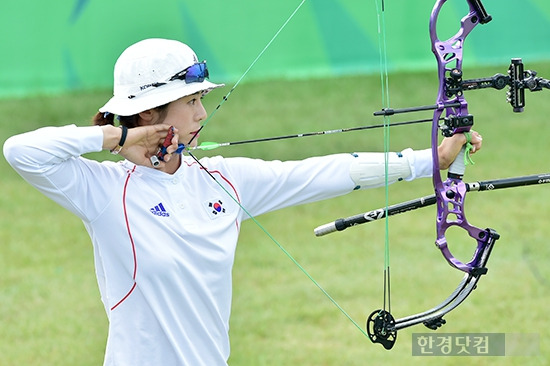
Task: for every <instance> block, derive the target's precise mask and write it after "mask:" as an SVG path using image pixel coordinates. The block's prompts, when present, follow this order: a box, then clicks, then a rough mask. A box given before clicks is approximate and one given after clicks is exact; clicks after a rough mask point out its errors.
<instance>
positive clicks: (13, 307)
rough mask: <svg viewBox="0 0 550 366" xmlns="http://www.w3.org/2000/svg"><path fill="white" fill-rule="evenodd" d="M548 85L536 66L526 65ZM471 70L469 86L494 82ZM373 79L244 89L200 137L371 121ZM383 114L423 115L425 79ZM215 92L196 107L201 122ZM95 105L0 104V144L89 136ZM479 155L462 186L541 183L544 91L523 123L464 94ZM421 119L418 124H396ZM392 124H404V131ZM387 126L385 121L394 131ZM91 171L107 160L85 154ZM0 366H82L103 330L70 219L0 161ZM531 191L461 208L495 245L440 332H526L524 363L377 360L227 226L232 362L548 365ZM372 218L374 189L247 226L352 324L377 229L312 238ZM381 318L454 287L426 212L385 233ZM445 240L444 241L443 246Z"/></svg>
mask: <svg viewBox="0 0 550 366" xmlns="http://www.w3.org/2000/svg"><path fill="white" fill-rule="evenodd" d="M530 66H532V67H533V68H534V69H536V70H538V71H539V75H542V76H544V75H546V76H548V75H550V68H549V67H547V66H545V65H530ZM501 71H502V70H500V68H499V69H484V70H476V75H467V76H468V77H479V76H487V75H493V74H494V73H496V72H501ZM378 79H379V78H378V77H377V76H373V77H350V78H342V79H338V80H335V79H327V80H303V81H287V80H280V81H271V82H267V83H245V84H243V85H241V86H240V87H239V88H237V89H236V90H235V92H234V93H233V94H232V95H231V97H230V98H229V100H228V102H227V103H225V104H224V106H223V108H221V109H220V111H219V112H218V113H217V114H216V116H215V117H214V118H212V120H211V121H210V122H209V124H208V127H206V128H205V132H204V133H202V134H201V139H202V140H203V141H207V140H208V141H216V142H223V141H231V140H237V139H238V140H240V139H247V138H257V137H265V136H271V135H280V134H292V133H299V132H311V131H317V130H328V129H335V128H341V127H353V126H360V125H364V124H374V123H379V122H380V121H379V120H376V119H374V118H373V117H371V116H372V112H373V111H375V110H377V109H379V108H380V106H379V100H380V92H379V89H380V87H379V80H378ZM390 82H391V85H390V95H391V98H392V99H391V104H392V106H394V107H401V106H414V105H424V104H432V103H433V101H434V99H435V92H436V87H435V85H436V81H435V80H434V78H433V75H432V74H431V73H430V74H396V75H392V76H391V78H390ZM227 90H228V89H227V88H226V90H224V91H214V92H212V94H211V95H209V96H208V97H207V98H206V99H205V103H206V104H207V108H208V109H209V110H212V109H213V108H214V107H215V106H216V105H217V103H218V102H219V101H220V100H221V98H222V95H223V93H224V92H227ZM109 94H110V93H109V92H107V91H98V92H86V93H72V94H68V95H62V96H49V97H33V98H26V99H13V100H0V113H1V115H2V119H1V120H0V141H1V142H2V143H3V141H4V140H5V139H6V138H7V137H9V136H11V135H13V134H16V133H21V132H24V131H28V130H31V129H35V128H38V127H41V126H46V125H64V124H68V123H76V124H78V125H87V124H89V120H90V117H91V116H92V115H93V114H94V112H95V111H96V110H97V108H98V107H99V106H101V105H102V103H103V102H104V101H105V100H106V99H107V98H108V97H109ZM467 98H468V101H469V104H470V112H471V113H473V114H474V115H475V116H476V126H475V128H476V129H477V130H478V131H480V132H481V133H482V134H483V136H484V148H483V151H482V152H480V153H479V154H476V155H474V160H475V161H476V165H475V166H473V167H470V168H469V169H468V171H467V176H466V180H468V181H471V180H480V179H490V178H497V177H509V176H516V175H523V174H535V173H542V172H545V171H549V170H550V169H548V164H547V163H546V159H545V158H544V154H545V152H546V150H545V148H546V147H547V146H548V142H547V141H548V136H547V131H548V127H547V126H548V115H550V104H548V103H547V100H548V95H547V94H546V92H544V91H543V92H540V93H534V94H531V93H529V94H528V95H527V106H526V111H525V113H523V114H513V113H512V112H511V108H510V107H509V106H508V105H506V103H505V102H504V98H505V95H504V92H503V91H501V92H498V91H492V90H487V91H476V92H470V93H469V94H468V95H467ZM425 116H426V117H429V113H428V114H424V115H422V114H420V115H418V116H417V115H414V116H410V117H413V118H421V117H425ZM407 117H409V116H406V117H404V118H407ZM402 119H403V118H401V119H400V118H394V121H399V120H402ZM429 130H430V126H429V125H427V124H426V125H416V126H408V127H401V128H394V129H392V130H391V147H392V149H394V150H398V149H402V148H405V147H413V148H424V147H428V146H429ZM382 150H383V143H382V131H365V132H351V133H345V134H339V135H331V136H320V137H308V138H302V139H295V140H288V141H280V142H267V143H262V144H251V145H243V146H235V147H227V148H225V149H224V150H221V149H220V150H215V151H212V152H209V153H201V154H203V155H206V154H210V155H212V154H223V155H226V156H251V157H259V158H263V159H300V158H304V157H307V156H312V155H321V154H328V153H333V152H348V151H382ZM93 157H94V158H98V159H105V158H111V156H110V155H109V154H104V153H101V154H94V155H93ZM0 175H1V177H2V178H1V179H0V185H1V189H2V195H0V207H1V209H0V210H1V211H0V215H1V216H0V217H1V220H0V322H1V323H0V364H1V365H98V364H101V363H102V359H103V351H104V347H105V340H106V335H107V320H106V317H105V313H104V310H103V306H102V304H101V301H100V298H99V293H98V290H97V285H96V283H95V274H94V269H93V257H92V248H91V245H90V240H89V238H88V236H87V234H86V231H85V230H84V227H83V226H82V224H81V223H80V222H79V220H78V219H77V218H75V217H73V216H72V215H71V214H69V213H68V212H66V211H64V210H63V209H62V208H60V207H57V206H56V205H55V204H53V203H52V202H50V201H49V200H48V199H46V198H44V197H42V196H41V195H40V194H39V193H38V192H37V191H36V190H34V189H33V188H32V187H30V186H29V185H27V184H26V183H25V182H23V181H22V180H21V178H19V177H18V176H17V175H16V173H15V172H13V170H12V169H11V168H10V167H9V166H8V165H7V163H6V162H5V161H4V160H3V159H0ZM430 193H431V181H430V180H418V181H415V182H410V183H398V184H396V185H394V186H392V187H391V189H390V201H391V203H396V202H400V201H404V200H409V199H412V198H416V197H420V196H423V195H428V194H430ZM549 199H550V192H549V190H548V187H547V186H541V187H529V188H517V189H513V190H503V191H496V192H484V193H472V194H471V195H469V196H468V203H467V210H468V218H469V221H470V222H471V223H472V224H474V225H479V226H483V227H485V226H490V227H493V228H495V229H496V230H497V231H498V232H499V233H500V234H501V236H502V238H501V240H500V241H499V242H497V246H496V248H495V250H494V252H493V255H492V258H491V259H490V261H489V273H488V275H487V276H485V277H484V278H482V280H481V281H480V283H479V286H478V287H479V288H478V289H477V290H476V291H475V292H474V293H473V294H472V295H471V296H470V297H469V298H468V299H467V300H466V302H465V303H464V304H462V305H461V306H460V307H459V308H458V309H456V310H455V311H453V312H452V313H451V314H450V315H448V316H447V317H446V319H447V325H445V326H444V327H443V328H442V330H441V332H449V333H456V332H473V333H480V332H485V333H507V334H511V333H535V334H537V335H538V336H539V339H540V353H539V355H538V356H532V357H498V358H497V357H494V358H491V357H476V358H460V357H433V358H430V357H412V356H411V334H412V333H413V332H417V333H418V332H427V331H428V330H427V329H426V328H424V327H423V326H417V327H414V328H412V329H406V330H403V331H401V332H399V335H398V342H397V344H396V345H395V347H394V349H393V350H392V351H390V352H388V351H385V350H384V349H382V347H380V346H379V345H373V344H371V343H370V341H369V340H368V339H367V338H366V337H365V336H364V335H363V334H362V333H361V332H360V331H359V330H358V329H356V327H355V326H354V325H353V324H352V323H351V322H349V321H348V320H347V319H346V318H345V317H344V316H343V315H342V314H341V312H340V311H339V310H338V309H337V308H336V307H335V306H334V305H333V304H332V303H331V302H330V301H329V300H328V299H327V298H326V297H325V296H324V295H323V294H322V293H321V291H319V290H318V289H317V288H316V287H315V286H314V285H313V283H312V282H311V281H310V280H309V279H308V278H307V277H306V276H305V275H304V274H303V273H302V272H301V271H300V270H299V269H298V268H297V267H296V266H295V265H294V264H293V263H292V262H291V261H290V260H289V259H288V258H287V257H286V256H285V254H284V253H283V252H282V251H281V250H280V249H279V248H278V247H277V246H276V245H275V244H274V243H273V242H272V241H271V240H270V239H269V238H268V237H267V236H266V235H265V234H264V233H263V232H262V231H261V230H259V229H258V227H256V225H254V224H253V223H252V222H251V221H247V222H246V223H245V224H244V225H243V228H242V235H241V240H240V242H239V247H238V250H237V256H236V263H235V268H234V301H233V315H232V320H231V343H232V356H231V359H230V364H231V365H233V366H238V365H315V366H319V365H330V366H332V365H365V364H373V365H380V364H387V365H403V364H407V365H459V364H460V365H462V364H464V363H466V364H468V365H497V364H498V365H523V364H529V365H545V364H547V361H546V360H547V359H548V358H549V357H550V344H549V339H550V337H549V336H550V334H549V333H550V331H549V327H548V324H547V322H548V320H547V319H548V316H547V303H548V302H549V301H550V270H548V269H547V266H546V263H547V261H548V259H549V258H550V249H549V247H548V245H547V240H546V238H547V237H548V236H549V235H550V229H549V228H548V225H547V222H548V217H549V214H548V207H547V202H549ZM383 205H384V190H383V189H376V190H370V191H362V192H355V193H353V194H350V195H347V196H345V197H341V198H338V199H334V200H329V201H325V202H319V203H315V204H310V205H306V206H301V207H294V208H290V209H286V210H284V211H280V212H274V213H271V214H268V215H264V216H262V217H259V218H258V220H259V221H260V222H261V223H262V225H263V226H264V227H265V228H266V229H267V230H268V231H269V232H270V233H271V234H272V235H273V236H274V237H275V238H276V239H277V241H278V242H280V243H281V244H282V245H283V246H284V247H285V248H286V249H287V250H288V251H289V252H290V253H291V254H292V255H293V256H294V257H295V258H296V259H297V260H298V261H299V263H301V264H302V265H303V266H304V267H305V268H306V269H307V270H308V271H309V272H310V273H311V275H312V276H313V277H314V278H315V279H316V280H317V281H318V282H319V283H320V284H321V286H323V288H325V289H326V290H327V291H328V292H329V293H330V294H331V296H333V297H334V299H335V300H336V301H337V302H338V303H339V304H340V305H341V306H342V307H343V308H344V309H345V310H346V311H347V312H348V313H349V314H350V316H351V317H352V318H353V319H354V320H355V321H356V322H357V323H358V324H359V326H360V327H363V326H364V321H365V318H366V317H367V316H368V314H370V313H371V312H372V311H373V310H375V309H377V308H379V307H381V305H382V269H383V256H384V248H383V246H384V240H385V239H384V237H385V229H384V223H383V222H378V223H371V224H368V225H363V226H360V227H356V228H351V229H348V230H346V231H345V232H342V233H337V234H331V235H328V236H327V237H323V238H315V237H314V236H313V233H312V231H313V228H314V227H316V226H318V225H320V224H323V223H326V222H329V221H331V220H333V219H336V218H339V217H343V216H347V215H351V214H356V213H359V212H363V211H367V210H370V209H374V208H378V207H382V206H383ZM389 225H390V245H391V269H392V311H393V312H394V313H395V315H396V316H397V317H400V316H403V315H408V314H412V313H413V312H417V311H421V310H425V309H427V308H429V307H431V306H434V305H436V304H437V303H438V302H440V301H442V300H443V299H444V298H445V297H446V296H447V295H448V294H450V292H451V290H452V289H454V286H455V285H456V284H457V282H458V281H459V279H460V278H461V275H460V273H458V271H456V270H453V269H452V268H451V267H449V266H448V265H447V264H446V262H445V261H444V259H443V258H442V256H441V254H440V253H439V252H438V251H437V250H436V249H435V248H434V245H433V240H434V208H433V207H432V208H425V209H422V210H418V211H415V212H410V213H407V214H403V215H400V216H396V217H394V218H392V219H391V220H390V223H389ZM455 236H456V240H454V239H455ZM452 238H453V242H452V243H451V246H452V249H453V250H454V251H455V252H456V253H458V255H459V256H460V257H461V258H463V259H468V258H469V256H470V255H471V253H472V252H473V243H472V240H471V239H467V238H465V237H464V236H462V235H458V233H457V234H456V235H453V237H452Z"/></svg>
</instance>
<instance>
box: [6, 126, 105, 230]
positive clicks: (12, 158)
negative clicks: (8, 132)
mask: <svg viewBox="0 0 550 366" xmlns="http://www.w3.org/2000/svg"><path fill="white" fill-rule="evenodd" d="M102 145H103V131H102V130H101V128H100V127H99V126H90V127H77V126H75V125H69V126H64V127H44V128H40V129H38V130H36V131H31V132H27V133H24V134H21V135H16V136H12V137H10V138H9V139H8V140H6V142H5V143H4V156H5V157H6V160H7V161H8V163H9V164H10V165H11V166H12V167H13V168H14V169H15V170H16V171H17V173H19V174H20V175H21V176H22V177H23V178H24V179H25V180H26V181H27V182H28V183H30V184H31V185H32V186H34V187H35V188H37V189H38V190H39V191H40V192H42V193H43V194H44V195H46V196H47V197H49V198H51V199H52V200H54V201H55V202H57V203H58V204H60V205H61V206H63V207H65V208H66V209H68V210H69V211H71V212H73V213H75V214H76V215H78V216H79V217H80V218H82V219H89V218H90V215H94V214H95V212H94V211H97V210H99V209H100V208H99V207H98V206H99V205H102V204H105V202H98V201H95V200H92V199H90V198H89V196H90V192H91V191H94V190H97V187H98V186H99V185H100V184H98V181H99V180H100V178H99V176H101V174H100V173H99V172H98V171H97V169H96V168H97V166H98V165H99V163H98V162H95V161H92V160H88V159H84V158H82V157H81V155H82V154H85V153H89V152H97V151H101V150H102ZM96 196H100V195H96Z"/></svg>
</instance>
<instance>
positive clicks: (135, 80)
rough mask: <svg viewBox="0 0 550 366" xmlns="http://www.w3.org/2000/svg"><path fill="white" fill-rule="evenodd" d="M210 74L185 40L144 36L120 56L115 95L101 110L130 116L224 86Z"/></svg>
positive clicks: (115, 71) (115, 80)
mask: <svg viewBox="0 0 550 366" xmlns="http://www.w3.org/2000/svg"><path fill="white" fill-rule="evenodd" d="M206 77H208V69H207V68H206V63H205V62H201V63H199V60H198V58H197V55H196V54H195V52H193V50H192V49H191V48H190V47H189V46H187V45H186V44H184V43H181V42H179V41H174V40H168V39H159V38H152V39H145V40H143V41H140V42H138V43H135V44H133V45H131V46H130V47H128V48H127V49H126V50H124V52H122V54H121V55H120V56H119V58H118V60H117V61H116V64H115V70H114V90H113V97H112V98H111V99H110V100H109V101H108V102H107V104H105V105H104V106H103V107H101V108H100V109H99V111H100V112H102V113H105V112H109V113H113V114H116V115H120V116H131V115H134V114H137V113H139V112H143V111H145V110H148V109H152V108H155V107H158V106H161V105H164V104H167V103H170V102H173V101H174V100H177V99H180V98H182V97H185V96H187V95H191V94H195V93H197V92H200V91H204V92H209V91H210V90H212V89H215V88H219V87H222V86H224V84H214V83H211V82H210V81H208V80H206V79H205V78H206Z"/></svg>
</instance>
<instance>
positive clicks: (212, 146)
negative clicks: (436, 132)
mask: <svg viewBox="0 0 550 366" xmlns="http://www.w3.org/2000/svg"><path fill="white" fill-rule="evenodd" d="M424 122H432V120H431V119H418V120H412V121H405V122H395V123H391V124H390V125H389V126H390V127H393V126H404V125H412V124H417V123H424ZM386 126H387V125H384V124H378V125H369V126H359V127H349V128H339V129H336V130H327V131H317V132H306V133H297V134H294V135H284V136H274V137H264V138H258V139H251V140H241V141H232V142H203V143H201V144H200V145H198V146H195V147H189V148H186V150H188V151H191V150H203V151H208V150H214V149H217V148H219V147H224V146H232V145H242V144H251V143H254V142H265V141H276V140H287V139H294V138H298V137H309V136H319V135H331V134H335V133H342V132H351V131H361V130H371V129H376V128H383V127H386Z"/></svg>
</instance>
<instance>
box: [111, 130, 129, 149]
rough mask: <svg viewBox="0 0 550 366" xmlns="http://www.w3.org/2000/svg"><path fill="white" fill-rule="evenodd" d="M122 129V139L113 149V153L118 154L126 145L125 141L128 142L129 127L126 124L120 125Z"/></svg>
mask: <svg viewBox="0 0 550 366" xmlns="http://www.w3.org/2000/svg"><path fill="white" fill-rule="evenodd" d="M120 128H121V129H122V134H121V136H120V141H119V142H118V145H117V146H116V147H115V148H114V149H113V150H111V154H113V155H118V153H119V152H120V150H122V146H124V142H126V136H127V135H128V127H126V126H120Z"/></svg>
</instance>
